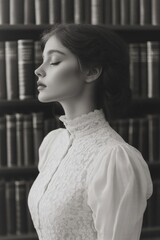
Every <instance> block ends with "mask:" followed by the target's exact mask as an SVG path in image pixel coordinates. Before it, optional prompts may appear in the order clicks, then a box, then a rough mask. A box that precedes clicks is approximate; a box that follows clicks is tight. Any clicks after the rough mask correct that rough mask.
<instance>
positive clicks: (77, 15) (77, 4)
mask: <svg viewBox="0 0 160 240" xmlns="http://www.w3.org/2000/svg"><path fill="white" fill-rule="evenodd" d="M84 8H85V1H84V0H74V23H85V11H84Z"/></svg>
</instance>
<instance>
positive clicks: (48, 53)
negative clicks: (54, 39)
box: [42, 49, 66, 58]
mask: <svg viewBox="0 0 160 240" xmlns="http://www.w3.org/2000/svg"><path fill="white" fill-rule="evenodd" d="M54 52H57V53H60V54H62V55H66V54H65V53H64V52H61V51H59V50H56V49H51V50H49V51H48V52H47V55H50V54H52V53H54ZM42 57H43V58H44V54H42Z"/></svg>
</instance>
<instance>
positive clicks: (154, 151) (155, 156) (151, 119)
mask: <svg viewBox="0 0 160 240" xmlns="http://www.w3.org/2000/svg"><path fill="white" fill-rule="evenodd" d="M147 117H148V135H149V162H157V161H160V151H159V141H160V137H159V127H160V126H159V122H160V118H159V115H157V114H154V115H151V114H148V115H147Z"/></svg>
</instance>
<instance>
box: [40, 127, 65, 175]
mask: <svg viewBox="0 0 160 240" xmlns="http://www.w3.org/2000/svg"><path fill="white" fill-rule="evenodd" d="M65 134H66V131H65V129H64V128H57V129H54V130H52V131H50V132H49V133H47V134H46V135H45V137H44V138H43V140H42V142H41V144H40V146H39V149H38V151H39V162H38V170H39V171H40V170H41V169H42V167H43V165H44V163H45V161H46V159H47V155H48V153H49V151H50V149H51V146H52V144H55V143H56V142H57V141H60V139H61V138H64V135H65Z"/></svg>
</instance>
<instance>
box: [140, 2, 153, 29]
mask: <svg viewBox="0 0 160 240" xmlns="http://www.w3.org/2000/svg"><path fill="white" fill-rule="evenodd" d="M139 4H140V25H145V24H151V0H140V3H139Z"/></svg>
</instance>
